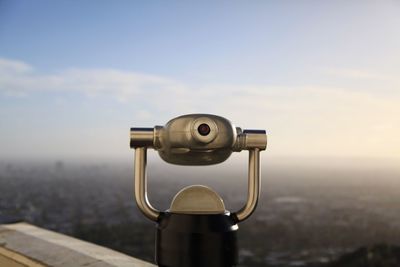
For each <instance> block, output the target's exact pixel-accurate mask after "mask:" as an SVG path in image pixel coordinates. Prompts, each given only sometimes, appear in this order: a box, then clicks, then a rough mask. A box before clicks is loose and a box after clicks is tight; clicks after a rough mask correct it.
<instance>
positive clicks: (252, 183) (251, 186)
mask: <svg viewBox="0 0 400 267" xmlns="http://www.w3.org/2000/svg"><path fill="white" fill-rule="evenodd" d="M248 168H249V169H248V186H247V187H248V189H247V190H248V193H247V201H246V205H245V206H244V207H243V208H241V209H240V210H239V211H238V212H236V213H235V215H236V218H237V219H238V221H239V222H241V221H244V220H246V219H247V218H248V217H249V216H250V215H251V214H252V213H253V212H254V210H255V209H256V207H257V203H258V199H259V196H260V185H261V179H260V149H259V148H253V149H250V150H249V166H248Z"/></svg>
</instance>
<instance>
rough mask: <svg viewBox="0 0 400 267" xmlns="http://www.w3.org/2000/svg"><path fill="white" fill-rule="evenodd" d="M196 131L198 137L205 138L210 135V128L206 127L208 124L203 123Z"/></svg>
mask: <svg viewBox="0 0 400 267" xmlns="http://www.w3.org/2000/svg"><path fill="white" fill-rule="evenodd" d="M197 131H198V132H199V134H200V135H202V136H206V135H208V134H209V133H210V131H211V129H210V126H208V124H205V123H203V124H200V125H199V127H198V128H197Z"/></svg>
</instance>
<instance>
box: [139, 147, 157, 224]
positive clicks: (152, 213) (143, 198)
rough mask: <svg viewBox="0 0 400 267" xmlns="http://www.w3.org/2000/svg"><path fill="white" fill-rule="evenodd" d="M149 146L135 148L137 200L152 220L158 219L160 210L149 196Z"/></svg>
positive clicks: (144, 212) (143, 211)
mask: <svg viewBox="0 0 400 267" xmlns="http://www.w3.org/2000/svg"><path fill="white" fill-rule="evenodd" d="M146 164H147V148H146V147H136V148H135V163H134V168H135V170H134V176H135V200H136V203H137V205H138V207H139V209H140V211H141V212H142V213H143V214H144V215H145V216H146V217H147V218H149V219H150V220H153V221H157V219H158V216H159V215H160V211H159V210H157V209H155V208H153V206H152V205H151V204H150V202H149V200H148V198H147V173H146Z"/></svg>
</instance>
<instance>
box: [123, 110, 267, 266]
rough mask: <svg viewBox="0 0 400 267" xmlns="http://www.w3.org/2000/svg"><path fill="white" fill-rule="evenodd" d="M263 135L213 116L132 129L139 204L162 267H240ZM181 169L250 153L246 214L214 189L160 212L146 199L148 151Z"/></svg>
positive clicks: (184, 194) (182, 197)
mask: <svg viewBox="0 0 400 267" xmlns="http://www.w3.org/2000/svg"><path fill="white" fill-rule="evenodd" d="M266 145H267V136H266V133H265V131H264V130H242V129H241V128H238V127H235V126H234V125H233V124H232V123H231V122H230V121H229V120H227V119H225V118H223V117H220V116H216V115H209V114H189V115H184V116H180V117H177V118H174V119H172V120H170V121H169V122H168V123H167V124H166V125H165V126H155V127H154V128H131V132H130V146H131V148H134V149H135V160H134V176H135V177H134V178H135V200H136V203H137V205H138V207H139V209H140V210H141V211H142V213H143V214H144V215H145V216H146V217H148V218H149V219H151V220H153V221H155V222H156V223H157V234H156V235H157V242H156V262H157V264H158V265H159V266H163V267H214V266H215V267H230V266H236V265H237V261H238V245H237V230H238V223H239V222H241V221H243V220H245V219H247V218H248V217H249V216H250V215H251V214H252V213H253V211H254V210H255V208H256V206H257V202H258V198H259V194H260V151H262V150H265V149H266ZM148 148H151V149H154V150H156V151H158V154H159V155H160V157H161V158H162V159H163V160H164V161H166V162H168V163H171V164H177V165H211V164H217V163H221V162H223V161H225V160H227V159H228V158H229V156H230V155H231V154H232V153H233V152H240V151H242V150H248V151H249V161H248V164H249V167H248V193H247V201H246V203H245V205H244V206H243V208H241V209H240V210H239V211H236V212H232V213H231V212H229V211H227V210H226V209H225V206H224V202H223V200H222V198H221V197H220V196H219V195H218V194H217V193H216V192H215V191H213V190H212V189H211V188H209V187H207V186H203V185H193V186H189V187H186V188H184V189H182V190H181V191H180V192H178V193H177V195H176V196H175V197H174V199H173V201H172V203H171V207H170V209H169V210H167V211H164V212H161V211H159V210H157V209H155V208H154V207H153V206H152V205H151V204H150V203H149V201H148V198H147V175H146V161H147V149H148Z"/></svg>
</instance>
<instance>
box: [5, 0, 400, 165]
mask: <svg viewBox="0 0 400 267" xmlns="http://www.w3.org/2000/svg"><path fill="white" fill-rule="evenodd" d="M399 14H400V3H399V2H396V1H379V2H377V1H352V2H351V3H350V2H343V1H331V2H310V1H285V2H272V1H271V2H267V1H265V2H262V1H254V2H246V3H245V2H240V1H233V2H227V1H220V2H212V1H209V2H208V1H206V2H201V3H190V4H189V3H182V2H178V1H171V2H161V1H159V2H139V1H137V2H135V1H121V2H117V3H116V2H111V1H110V2H106V1H101V2H100V1H84V2H71V1H57V2H55V1H35V2H32V1H1V2H0V132H1V138H0V160H7V159H38V158H40V159H57V160H58V159H60V160H62V159H64V158H79V159H85V158H86V159H91V158H97V157H99V158H116V159H121V158H126V157H129V156H130V153H131V151H130V150H129V146H128V141H129V140H128V138H129V137H128V133H129V128H130V127H131V126H154V125H156V124H158V125H162V124H165V123H166V122H167V121H168V120H169V119H172V118H173V117H175V116H178V115H181V114H187V113H214V114H218V115H221V116H224V117H226V118H228V119H230V120H232V122H233V123H234V124H236V125H237V126H240V127H242V128H261V129H266V130H267V132H268V134H269V148H268V157H270V158H271V159H273V158H278V157H284V156H290V157H343V158H346V157H358V158H363V157H365V158H371V157H372V158H373V157H377V158H381V159H385V158H388V159H392V160H396V161H398V160H400V153H399V151H400V140H399V138H398V136H399V135H400V105H399V103H400V76H399V73H400V50H399V47H400V16H399Z"/></svg>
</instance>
